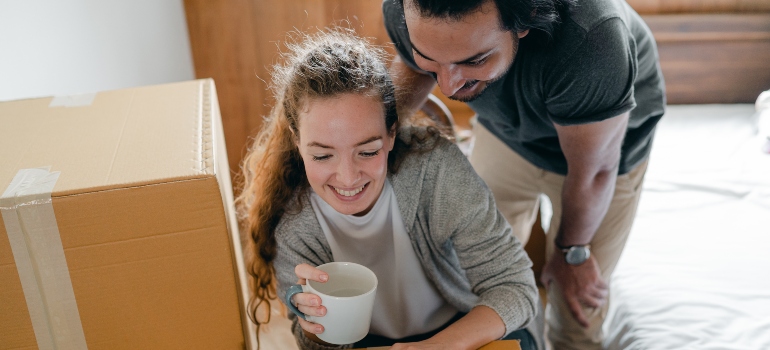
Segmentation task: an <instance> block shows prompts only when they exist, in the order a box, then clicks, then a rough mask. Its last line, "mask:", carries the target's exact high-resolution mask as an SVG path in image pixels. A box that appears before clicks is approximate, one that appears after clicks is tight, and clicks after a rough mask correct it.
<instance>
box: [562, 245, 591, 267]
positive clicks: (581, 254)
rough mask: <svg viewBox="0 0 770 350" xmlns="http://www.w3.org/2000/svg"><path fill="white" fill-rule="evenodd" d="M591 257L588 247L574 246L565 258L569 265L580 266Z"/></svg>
mask: <svg viewBox="0 0 770 350" xmlns="http://www.w3.org/2000/svg"><path fill="white" fill-rule="evenodd" d="M589 256H591V251H590V250H589V249H588V247H586V246H574V247H571V248H570V249H569V251H568V252H567V255H566V256H565V258H566V260H567V264H570V265H580V264H582V263H584V262H586V260H588V257H589Z"/></svg>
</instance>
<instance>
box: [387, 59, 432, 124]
mask: <svg viewBox="0 0 770 350" xmlns="http://www.w3.org/2000/svg"><path fill="white" fill-rule="evenodd" d="M390 74H391V76H392V77H393V83H394V84H395V85H396V99H397V103H398V115H399V116H401V117H402V118H405V117H410V116H411V115H412V114H414V112H416V111H417V110H419V109H420V107H422V105H423V104H425V101H426V100H427V99H428V95H429V94H430V92H431V91H433V88H434V87H435V86H436V80H434V79H433V77H431V76H430V75H427V74H423V73H420V72H417V71H415V70H413V69H412V68H409V66H407V65H406V63H404V61H403V60H402V58H401V56H399V55H396V58H395V59H394V60H393V63H391V65H390Z"/></svg>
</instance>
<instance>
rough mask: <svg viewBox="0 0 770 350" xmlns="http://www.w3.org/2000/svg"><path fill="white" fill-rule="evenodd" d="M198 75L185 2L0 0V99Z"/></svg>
mask: <svg viewBox="0 0 770 350" xmlns="http://www.w3.org/2000/svg"><path fill="white" fill-rule="evenodd" d="M194 76H195V74H194V71H193V65H192V55H191V53H190V43H189V40H188V35H187V24H186V22H185V15H184V6H183V4H182V0H91V1H88V0H64V1H57V0H0V101H3V100H14V99H20V98H28V97H40V96H50V95H70V94H79V93H88V92H95V91H101V90H109V89H119V88H124V87H131V86H141V85H151V84H159V83H166V82H174V81H182V80H190V79H193V78H194Z"/></svg>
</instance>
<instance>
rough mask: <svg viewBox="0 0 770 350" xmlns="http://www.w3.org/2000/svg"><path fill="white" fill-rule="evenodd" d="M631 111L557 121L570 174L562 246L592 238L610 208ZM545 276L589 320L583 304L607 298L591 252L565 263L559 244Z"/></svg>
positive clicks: (566, 181)
mask: <svg viewBox="0 0 770 350" xmlns="http://www.w3.org/2000/svg"><path fill="white" fill-rule="evenodd" d="M628 116H629V113H628V112H626V113H623V114H621V115H619V116H617V117H614V118H610V119H606V120H603V121H600V122H596V123H590V124H582V125H572V126H561V125H556V124H555V126H556V132H557V134H558V137H559V143H560V144H561V148H562V151H563V152H564V156H565V157H566V159H567V176H566V178H565V179H564V186H563V188H562V201H561V202H562V217H561V225H560V226H559V230H558V233H557V236H556V243H558V244H559V245H561V246H571V245H584V244H589V243H591V240H592V239H593V236H594V234H595V233H596V230H597V229H598V228H599V225H600V224H601V222H602V220H603V219H604V215H605V214H606V213H607V209H608V208H609V205H610V202H611V200H612V196H613V193H614V191H615V180H616V179H617V171H618V166H619V163H620V148H621V145H622V144H623V137H624V136H625V132H626V128H627V126H628ZM542 281H543V283H544V284H546V285H547V284H548V283H549V282H551V281H554V282H556V283H557V284H559V286H560V287H561V288H562V291H563V293H564V297H565V300H566V301H567V304H568V305H569V307H570V310H571V311H572V315H573V316H574V317H575V319H576V320H577V321H578V322H580V323H581V324H583V326H585V327H587V326H588V321H587V320H586V318H585V316H584V315H583V312H582V310H581V304H582V305H584V306H587V307H600V306H602V305H603V304H604V302H605V301H606V298H607V284H606V282H605V281H604V280H603V279H602V277H601V273H600V271H599V265H598V263H597V262H596V259H595V257H594V256H593V255H591V257H590V258H589V260H588V261H586V262H585V263H583V264H582V265H579V266H572V265H569V264H567V263H566V261H565V260H564V257H563V254H562V253H561V251H559V250H555V251H554V255H553V256H552V257H551V259H550V260H549V262H548V264H546V266H545V268H544V269H543V275H542Z"/></svg>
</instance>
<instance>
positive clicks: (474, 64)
mask: <svg viewBox="0 0 770 350" xmlns="http://www.w3.org/2000/svg"><path fill="white" fill-rule="evenodd" d="M486 61H487V58H486V57H484V58H482V59H480V60H475V61H470V62H468V65H469V66H480V65H482V64H484V62H486Z"/></svg>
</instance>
